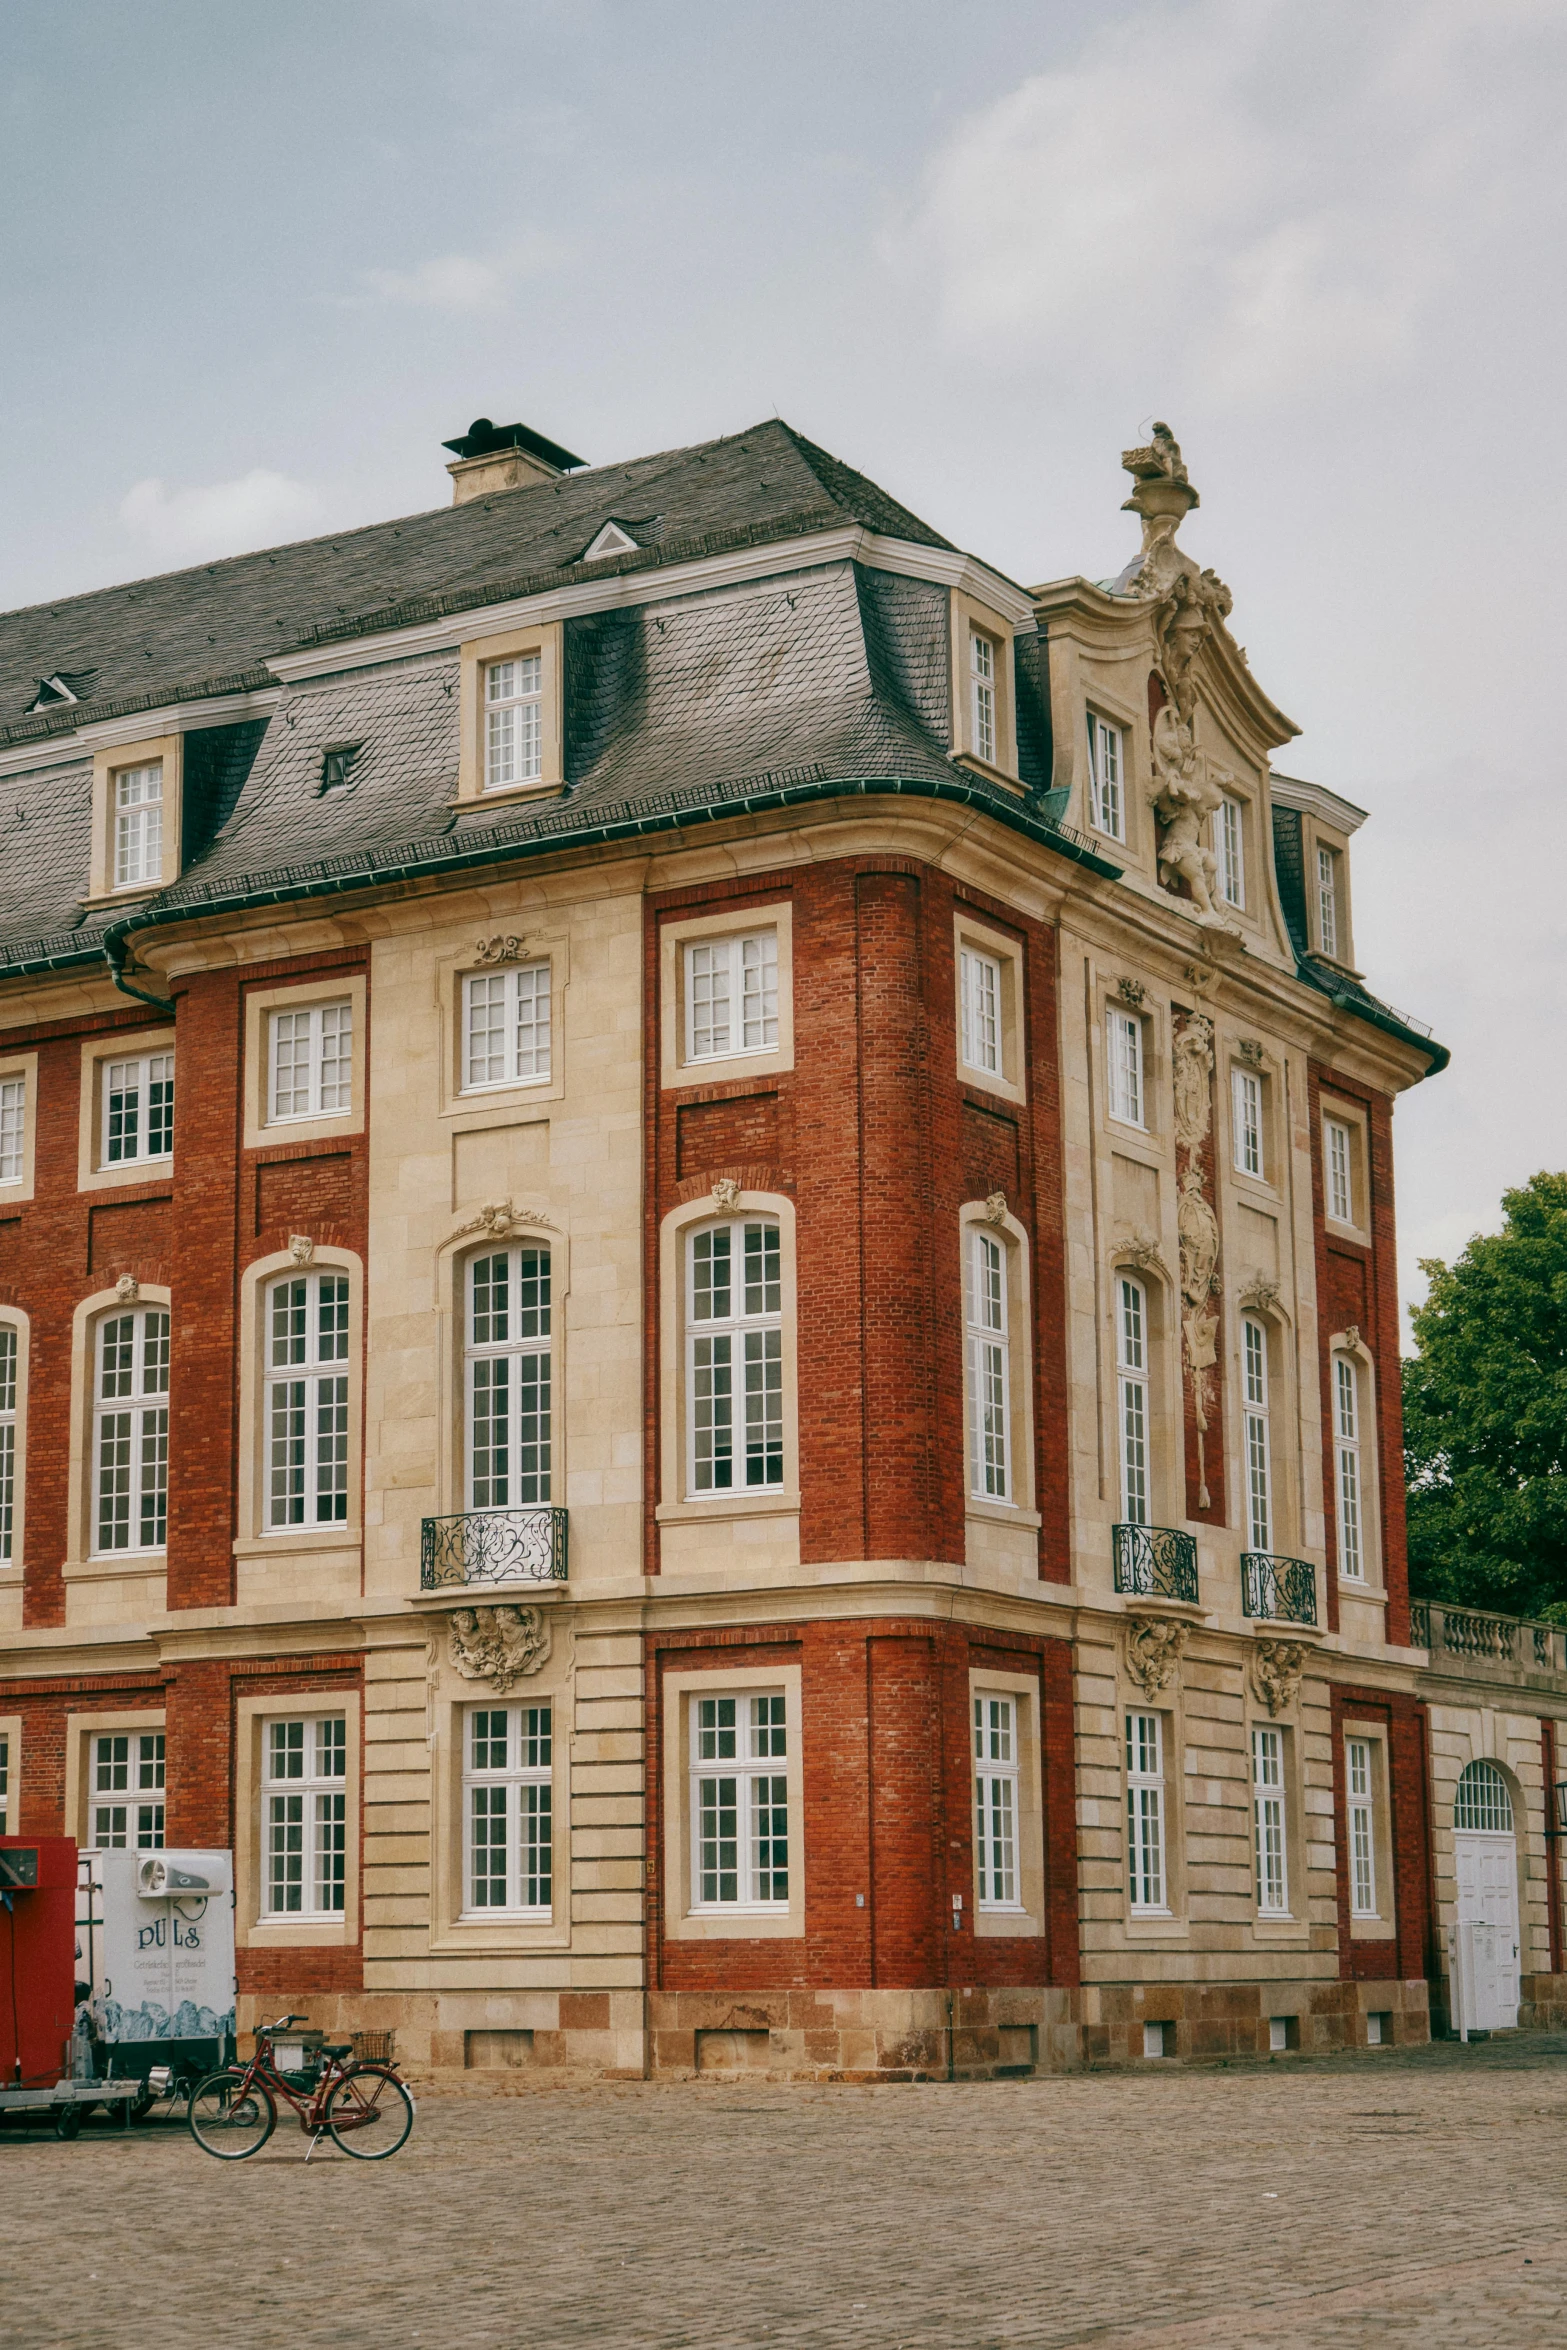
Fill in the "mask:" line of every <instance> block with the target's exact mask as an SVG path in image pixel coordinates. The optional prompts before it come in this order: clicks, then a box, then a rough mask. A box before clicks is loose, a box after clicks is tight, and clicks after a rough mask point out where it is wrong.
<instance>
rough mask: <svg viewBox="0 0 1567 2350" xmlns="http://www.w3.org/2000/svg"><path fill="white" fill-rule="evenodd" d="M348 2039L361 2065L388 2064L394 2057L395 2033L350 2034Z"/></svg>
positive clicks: (395, 2046) (395, 2047)
mask: <svg viewBox="0 0 1567 2350" xmlns="http://www.w3.org/2000/svg"><path fill="white" fill-rule="evenodd" d="M348 2037H349V2040H350V2042H351V2043H352V2046H353V2051H354V2054H355V2056H357V2057H358V2059H359V2061H360V2063H361V2064H390V2063H391V2062H392V2060H393V2057H394V2056H395V2055H396V2052H397V2034H396V2033H395V2032H350V2033H349V2035H348Z"/></svg>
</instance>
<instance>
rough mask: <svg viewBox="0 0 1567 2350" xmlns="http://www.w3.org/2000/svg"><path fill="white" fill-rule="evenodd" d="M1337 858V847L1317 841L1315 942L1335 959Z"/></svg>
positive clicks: (1337, 932)
mask: <svg viewBox="0 0 1567 2350" xmlns="http://www.w3.org/2000/svg"><path fill="white" fill-rule="evenodd" d="M1338 860H1339V852H1338V850H1337V849H1330V848H1329V847H1328V846H1327V845H1326V843H1325V842H1323V841H1318V843H1317V943H1318V945H1319V947H1320V949H1321V951H1322V953H1323V954H1325V955H1329V956H1332V957H1334V958H1335V959H1336V958H1337V955H1338V948H1339V931H1340V929H1341V927H1342V925H1341V924H1340V921H1339V892H1338Z"/></svg>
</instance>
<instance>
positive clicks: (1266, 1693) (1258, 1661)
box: [1251, 1640, 1306, 1714]
mask: <svg viewBox="0 0 1567 2350" xmlns="http://www.w3.org/2000/svg"><path fill="white" fill-rule="evenodd" d="M1305 1664H1306V1651H1305V1648H1304V1646H1303V1645H1302V1643H1301V1642H1300V1641H1298V1640H1259V1641H1258V1643H1257V1645H1256V1648H1255V1649H1254V1650H1253V1652H1252V1660H1251V1685H1252V1687H1253V1689H1255V1691H1256V1692H1257V1697H1258V1701H1259V1703H1261V1704H1263V1705H1265V1706H1266V1707H1267V1709H1268V1711H1269V1713H1270V1714H1281V1713H1283V1712H1284V1711H1285V1709H1286V1707H1288V1706H1291V1705H1293V1704H1294V1702H1295V1698H1296V1694H1297V1692H1298V1691H1299V1689H1300V1678H1301V1674H1302V1672H1303V1671H1304V1669H1305Z"/></svg>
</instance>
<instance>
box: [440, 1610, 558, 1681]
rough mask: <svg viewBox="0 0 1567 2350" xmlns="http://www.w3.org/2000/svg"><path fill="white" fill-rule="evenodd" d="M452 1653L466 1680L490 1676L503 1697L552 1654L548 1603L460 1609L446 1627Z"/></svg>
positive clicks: (485, 1678)
mask: <svg viewBox="0 0 1567 2350" xmlns="http://www.w3.org/2000/svg"><path fill="white" fill-rule="evenodd" d="M447 1644H448V1653H449V1655H450V1657H451V1661H452V1663H453V1665H454V1666H455V1667H456V1669H457V1671H458V1672H459V1673H461V1675H462V1677H463V1679H464V1680H465V1681H488V1682H489V1683H490V1684H491V1686H492V1687H493V1688H494V1690H495V1692H496V1694H497V1695H498V1696H500V1697H504V1696H505V1694H506V1692H507V1690H508V1689H510V1688H511V1686H512V1684H513V1682H515V1681H519V1680H521V1679H522V1678H523V1676H524V1675H525V1674H528V1673H536V1672H537V1671H538V1670H539V1667H540V1666H541V1665H542V1664H544V1663H545V1661H546V1660H547V1658H548V1656H549V1653H550V1625H549V1617H548V1615H547V1614H546V1612H545V1610H544V1609H543V1608H538V1607H513V1606H511V1605H509V1604H506V1603H502V1604H501V1605H500V1606H498V1607H460V1608H457V1609H456V1610H455V1611H454V1613H453V1615H452V1617H451V1620H450V1622H449V1624H448V1626H447Z"/></svg>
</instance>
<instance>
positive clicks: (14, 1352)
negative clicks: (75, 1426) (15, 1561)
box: [0, 1322, 22, 1566]
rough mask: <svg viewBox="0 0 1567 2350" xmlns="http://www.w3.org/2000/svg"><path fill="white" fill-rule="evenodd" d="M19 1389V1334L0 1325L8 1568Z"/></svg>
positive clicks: (1, 1555) (1, 1532) (1, 1492)
mask: <svg viewBox="0 0 1567 2350" xmlns="http://www.w3.org/2000/svg"><path fill="white" fill-rule="evenodd" d="M21 1387H22V1333H21V1330H20V1328H19V1327H18V1325H17V1324H16V1323H15V1322H0V1566H9V1565H10V1564H11V1561H12V1558H13V1556H14V1555H15V1550H16V1518H17V1511H16V1488H17V1472H18V1469H19V1467H20V1463H19V1461H18V1459H17V1429H18V1424H19V1416H18V1409H17V1407H18V1404H19V1403H20V1400H21Z"/></svg>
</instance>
